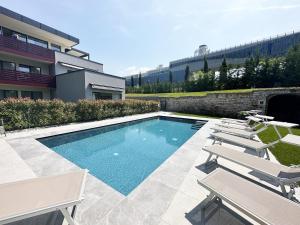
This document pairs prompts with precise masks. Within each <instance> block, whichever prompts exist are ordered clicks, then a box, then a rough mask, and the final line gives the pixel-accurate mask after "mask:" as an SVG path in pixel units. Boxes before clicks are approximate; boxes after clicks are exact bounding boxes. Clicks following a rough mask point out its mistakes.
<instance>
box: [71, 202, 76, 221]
mask: <svg viewBox="0 0 300 225" xmlns="http://www.w3.org/2000/svg"><path fill="white" fill-rule="evenodd" d="M76 210H77V206H76V205H74V206H73V208H72V212H71V217H72V218H75V214H76Z"/></svg>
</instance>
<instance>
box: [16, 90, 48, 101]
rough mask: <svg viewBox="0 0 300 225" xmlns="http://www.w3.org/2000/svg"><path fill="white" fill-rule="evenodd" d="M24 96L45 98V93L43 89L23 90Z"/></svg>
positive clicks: (35, 98) (22, 95) (22, 94)
mask: <svg viewBox="0 0 300 225" xmlns="http://www.w3.org/2000/svg"><path fill="white" fill-rule="evenodd" d="M21 97H22V98H30V99H34V100H37V99H43V93H42V92H41V91H21Z"/></svg>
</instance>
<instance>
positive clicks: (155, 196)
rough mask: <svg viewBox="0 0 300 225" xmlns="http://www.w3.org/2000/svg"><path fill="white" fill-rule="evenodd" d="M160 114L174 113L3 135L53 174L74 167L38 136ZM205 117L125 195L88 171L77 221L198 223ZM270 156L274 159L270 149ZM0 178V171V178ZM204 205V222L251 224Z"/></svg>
mask: <svg viewBox="0 0 300 225" xmlns="http://www.w3.org/2000/svg"><path fill="white" fill-rule="evenodd" d="M158 115H168V116H173V115H171V114H169V113H164V112H159V113H149V114H142V115H134V116H127V117H123V118H115V119H109V120H103V121H96V122H89V123H80V124H70V125H64V126H57V127H50V128H38V129H30V130H26V131H21V132H14V133H9V134H8V136H7V137H6V138H5V139H6V141H7V142H8V143H9V144H10V145H11V146H12V148H13V149H14V150H15V151H16V152H17V154H18V155H19V156H20V157H21V158H22V159H23V160H24V162H25V163H26V164H27V165H28V166H29V168H31V170H32V171H33V172H34V173H35V174H36V175H37V176H44V175H53V174H59V173H63V172H66V171H71V170H76V169H78V167H77V166H76V165H75V164H73V163H71V162H70V161H68V160H66V159H65V158H63V157H62V156H60V155H58V154H57V153H55V152H54V151H52V150H51V149H49V148H47V147H46V146H44V145H42V144H41V143H40V142H38V141H37V140H36V138H40V137H45V136H51V135H55V134H61V133H67V132H72V131H77V130H82V129H89V128H94V127H100V126H105V125H109V124H116V123H121V122H127V121H132V120H137V119H143V118H149V117H153V116H158ZM174 117H184V116H174ZM187 118H192V117H187ZM197 119H199V118H197ZM204 120H207V121H208V122H207V123H206V124H205V125H204V126H203V127H202V128H201V129H200V130H199V131H197V132H196V133H195V134H194V135H193V136H192V137H191V138H190V139H189V140H188V141H187V142H186V143H185V144H184V145H182V146H181V147H180V148H179V149H178V150H177V151H176V152H175V153H174V154H173V155H172V156H170V157H169V158H168V159H167V160H166V161H165V162H164V163H163V164H162V165H161V166H159V167H158V168H157V169H156V170H155V171H154V172H153V173H152V174H151V175H150V176H149V177H148V178H147V179H145V180H144V181H143V182H142V183H141V184H140V185H139V186H138V187H137V188H136V189H135V190H133V191H132V192H131V193H130V194H129V195H128V196H124V195H122V194H120V193H119V192H117V191H115V190H114V189H113V188H111V187H110V186H108V185H106V184H105V183H103V182H102V181H101V180H99V179H97V178H95V177H94V176H92V175H88V178H87V184H86V189H85V200H84V201H83V202H82V204H80V206H79V207H78V211H77V214H76V219H77V221H78V222H79V224H82V225H95V224H104V225H121V224H122V225H133V224H134V225H139V224H141V225H142V224H143V225H147V224H149V225H152V224H153V225H177V224H178V225H185V224H194V225H196V224H200V213H199V212H200V211H199V208H200V207H199V205H200V204H201V202H202V201H203V200H204V199H205V197H206V195H207V194H208V192H207V191H206V190H205V189H203V188H202V187H200V186H199V185H198V184H197V179H202V178H204V177H205V176H207V173H208V172H207V171H204V170H203V169H202V166H201V165H202V164H203V163H204V162H205V160H206V158H207V156H208V153H206V152H204V151H201V148H202V147H203V146H205V145H210V144H211V143H212V140H211V139H209V134H210V133H211V132H212V130H211V129H210V128H211V127H212V126H213V125H214V123H215V122H216V121H217V120H216V119H207V118H204ZM224 145H225V144H224ZM231 147H234V148H235V149H237V150H238V151H244V149H242V148H239V147H235V146H231ZM271 160H273V161H276V160H275V158H274V157H273V156H272V155H271ZM218 161H219V163H220V164H222V165H224V166H225V167H228V168H230V169H232V170H239V171H240V172H241V173H242V174H243V175H245V176H249V177H251V178H252V179H255V180H257V181H259V182H263V183H264V184H266V185H269V186H271V185H270V184H268V183H267V182H265V181H261V180H259V179H258V178H257V177H253V176H252V175H251V174H250V173H249V172H251V171H249V170H248V169H245V168H243V167H241V166H238V165H236V164H234V163H231V162H229V161H226V160H222V159H219V160H218ZM1 180H2V178H1V176H0V182H1ZM299 196H300V195H299V190H298V189H297V197H299ZM208 210H210V211H211V213H210V215H211V216H210V218H209V220H208V221H207V223H206V224H210V225H226V224H228V225H229V224H230V225H240V224H249V223H248V222H246V221H245V220H243V219H242V218H241V217H240V216H239V215H238V212H235V211H234V210H232V209H230V208H229V206H226V205H225V206H224V207H219V206H217V205H215V206H214V205H212V206H211V208H210V209H208Z"/></svg>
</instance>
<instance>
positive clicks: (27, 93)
mask: <svg viewBox="0 0 300 225" xmlns="http://www.w3.org/2000/svg"><path fill="white" fill-rule="evenodd" d="M21 97H22V98H31V91H21Z"/></svg>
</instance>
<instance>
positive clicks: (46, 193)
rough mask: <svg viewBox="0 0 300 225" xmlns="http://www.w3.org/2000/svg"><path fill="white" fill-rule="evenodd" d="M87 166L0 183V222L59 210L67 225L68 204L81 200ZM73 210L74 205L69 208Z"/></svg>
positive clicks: (69, 220)
mask: <svg viewBox="0 0 300 225" xmlns="http://www.w3.org/2000/svg"><path fill="white" fill-rule="evenodd" d="M86 175H87V170H79V171H76V172H70V173H67V174H63V175H56V176H49V177H39V178H32V179H28V180H22V181H16V182H11V183H4V184H0V196H1V197H0V198H1V200H0V224H6V223H11V222H15V221H19V220H23V219H27V218H30V217H33V216H38V215H42V214H45V213H49V212H53V211H57V210H60V211H61V212H62V214H63V215H64V217H65V219H66V220H67V222H68V223H69V224H70V225H75V224H76V223H75V221H74V219H73V218H72V216H71V215H70V214H69V212H68V210H67V208H68V207H76V205H77V204H79V203H80V202H81V201H82V200H83V191H84V185H85V179H86ZM73 210H74V212H75V208H73Z"/></svg>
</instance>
